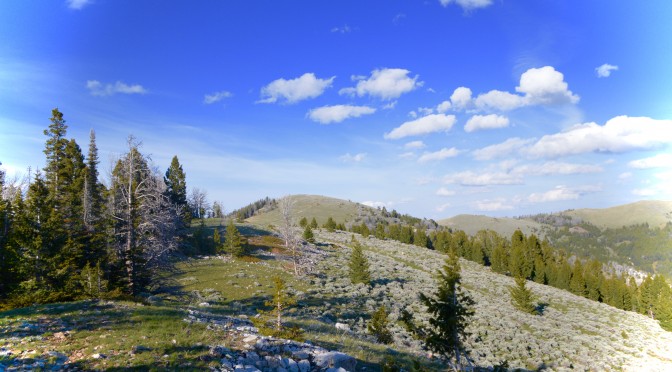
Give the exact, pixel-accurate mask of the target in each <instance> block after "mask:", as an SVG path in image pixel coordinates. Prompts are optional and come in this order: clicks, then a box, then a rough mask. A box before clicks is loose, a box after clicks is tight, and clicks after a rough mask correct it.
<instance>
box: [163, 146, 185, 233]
mask: <svg viewBox="0 0 672 372" xmlns="http://www.w3.org/2000/svg"><path fill="white" fill-rule="evenodd" d="M163 182H164V183H165V184H166V194H167V195H168V197H169V198H170V201H171V203H173V204H174V205H176V206H177V207H178V210H181V213H180V216H181V217H182V220H183V222H184V224H185V226H189V224H190V222H191V212H190V211H189V204H188V202H187V175H186V174H185V173H184V170H183V169H182V165H181V164H180V161H179V159H178V158H177V155H175V156H173V159H172V160H171V161H170V167H168V169H167V170H166V175H165V177H164V178H163Z"/></svg>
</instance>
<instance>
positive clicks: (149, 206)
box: [0, 109, 193, 307]
mask: <svg viewBox="0 0 672 372" xmlns="http://www.w3.org/2000/svg"><path fill="white" fill-rule="evenodd" d="M50 121H51V123H50V124H49V126H48V128H47V129H46V130H45V131H44V134H45V136H46V141H45V148H44V154H45V156H46V166H45V167H44V168H43V169H42V170H37V171H35V172H34V174H30V173H29V176H28V180H27V185H25V184H24V185H23V186H22V185H20V184H19V185H17V184H16V182H7V181H8V180H6V177H5V174H4V172H0V188H1V189H2V197H1V198H0V301H2V302H3V303H5V304H6V305H9V306H13V307H15V306H25V305H30V304H33V303H45V302H53V301H64V300H74V299H80V298H100V297H114V296H137V295H139V294H141V293H143V292H145V291H147V290H149V289H151V288H152V286H154V285H156V284H157V281H156V279H157V277H158V275H157V274H158V273H159V272H160V271H162V270H166V269H169V268H170V262H169V258H170V254H171V252H173V251H175V250H177V249H178V248H179V247H180V246H181V245H182V244H185V243H186V237H187V230H186V229H187V227H188V226H189V223H190V220H191V218H192V214H193V213H192V212H193V208H191V207H190V205H189V203H188V201H187V191H186V190H187V188H186V175H185V173H184V171H183V169H182V166H181V165H180V163H179V160H178V158H177V156H175V157H174V158H173V159H172V162H171V165H170V167H169V168H168V170H167V171H166V172H165V175H162V174H161V173H160V172H159V171H158V170H157V168H156V167H155V166H154V165H153V164H152V161H151V158H150V157H149V156H148V155H146V154H143V153H142V152H141V142H139V141H138V140H137V139H135V138H134V137H132V136H130V137H129V138H128V142H127V147H126V150H125V153H123V154H122V155H120V156H118V158H117V159H116V160H115V162H114V165H113V168H112V169H111V173H110V175H109V184H107V185H105V184H103V183H102V182H100V174H99V168H98V165H99V162H100V161H99V157H98V148H97V145H96V136H95V132H94V131H93V130H92V131H91V132H90V140H89V146H88V152H87V154H86V156H84V154H83V152H82V150H81V148H80V146H79V145H78V144H77V142H76V141H75V140H74V139H68V138H67V128H68V127H67V125H66V121H65V119H64V118H63V113H61V112H60V111H59V110H58V109H54V110H52V117H51V119H50Z"/></svg>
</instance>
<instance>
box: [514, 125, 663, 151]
mask: <svg viewBox="0 0 672 372" xmlns="http://www.w3.org/2000/svg"><path fill="white" fill-rule="evenodd" d="M671 128H672V120H656V119H651V118H647V117H628V116H617V117H615V118H613V119H610V120H609V121H607V123H606V124H605V125H598V124H596V123H586V124H577V125H575V126H573V127H571V128H569V129H568V130H566V131H564V132H560V133H556V134H550V135H546V136H543V137H542V138H541V139H539V140H538V141H537V142H536V143H535V144H534V145H532V146H531V147H530V148H529V149H528V150H526V152H527V153H528V154H529V155H532V156H537V157H560V156H567V155H576V154H583V153H590V152H607V153H618V152H625V151H630V150H642V149H651V148H655V147H659V146H665V145H669V144H670V143H672V130H670V129H671Z"/></svg>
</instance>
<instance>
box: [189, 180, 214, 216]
mask: <svg viewBox="0 0 672 372" xmlns="http://www.w3.org/2000/svg"><path fill="white" fill-rule="evenodd" d="M189 205H190V206H191V209H192V210H193V211H194V215H195V216H196V217H197V218H204V217H205V212H206V211H207V210H208V208H209V207H210V206H209V204H208V193H207V192H206V191H205V190H201V189H199V188H197V187H194V188H192V189H191V195H190V196H189Z"/></svg>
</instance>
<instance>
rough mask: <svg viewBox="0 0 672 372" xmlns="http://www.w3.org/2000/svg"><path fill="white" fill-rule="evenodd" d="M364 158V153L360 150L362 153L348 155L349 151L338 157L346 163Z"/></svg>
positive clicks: (356, 161)
mask: <svg viewBox="0 0 672 372" xmlns="http://www.w3.org/2000/svg"><path fill="white" fill-rule="evenodd" d="M364 158H366V153H364V152H362V153H359V154H355V155H350V153H347V154H345V155H343V156H341V157H340V158H339V159H341V161H344V162H347V163H359V162H361V161H362V160H364Z"/></svg>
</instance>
